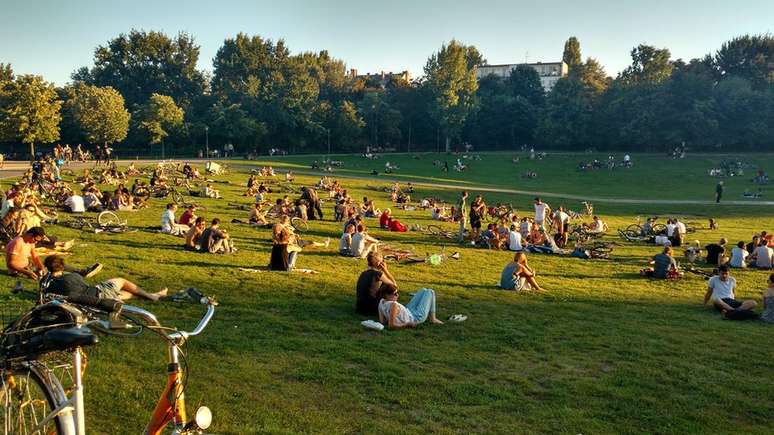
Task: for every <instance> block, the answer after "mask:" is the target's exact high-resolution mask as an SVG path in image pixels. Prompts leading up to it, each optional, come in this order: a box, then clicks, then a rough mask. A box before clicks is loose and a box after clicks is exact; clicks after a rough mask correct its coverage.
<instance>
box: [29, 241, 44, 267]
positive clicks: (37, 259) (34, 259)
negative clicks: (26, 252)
mask: <svg viewBox="0 0 774 435" xmlns="http://www.w3.org/2000/svg"><path fill="white" fill-rule="evenodd" d="M30 259H32V264H34V265H35V267H37V268H38V270H39V271H41V272H42V271H43V270H45V269H46V268H45V267H43V262H42V261H40V257H38V254H37V252H35V247H34V246H33V248H32V249H31V250H30Z"/></svg>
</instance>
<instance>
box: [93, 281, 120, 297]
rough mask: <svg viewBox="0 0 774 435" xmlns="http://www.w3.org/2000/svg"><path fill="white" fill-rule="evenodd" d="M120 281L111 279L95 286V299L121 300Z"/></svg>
mask: <svg viewBox="0 0 774 435" xmlns="http://www.w3.org/2000/svg"><path fill="white" fill-rule="evenodd" d="M122 284H123V283H122V282H121V279H118V278H113V279H109V280H107V281H102V282H101V283H99V284H97V285H95V286H94V287H96V288H97V297H98V298H100V299H116V300H120V299H121V285H122Z"/></svg>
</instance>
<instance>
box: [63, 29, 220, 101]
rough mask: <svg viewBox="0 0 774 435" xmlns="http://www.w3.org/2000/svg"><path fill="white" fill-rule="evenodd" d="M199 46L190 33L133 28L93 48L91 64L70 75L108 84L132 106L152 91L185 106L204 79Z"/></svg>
mask: <svg viewBox="0 0 774 435" xmlns="http://www.w3.org/2000/svg"><path fill="white" fill-rule="evenodd" d="M198 60H199V46H198V45H196V43H195V42H194V39H193V37H192V36H190V35H188V34H186V33H180V34H178V35H177V36H176V37H175V38H170V37H169V36H167V35H165V34H164V33H161V32H155V31H151V32H145V31H138V30H132V31H130V32H129V33H128V34H123V33H122V34H120V35H119V36H117V37H116V38H113V39H111V40H110V41H108V42H107V44H106V45H101V46H98V47H97V48H96V49H95V50H94V66H93V67H92V68H91V69H88V68H86V67H84V68H81V69H79V70H77V71H76V72H74V73H73V74H72V79H73V80H74V81H76V82H77V81H83V82H85V83H88V84H91V85H96V86H110V87H112V88H113V89H116V90H117V91H118V92H119V93H121V95H123V96H124V99H125V100H126V104H127V105H128V106H129V107H130V108H133V107H134V106H135V105H141V104H145V103H146V102H147V101H148V99H149V98H150V96H151V95H152V94H154V93H155V94H161V95H169V96H171V97H172V98H173V99H174V100H175V101H177V102H178V103H179V104H181V105H182V106H183V107H184V108H188V107H189V105H190V104H191V102H192V101H193V100H194V99H195V98H196V97H197V96H198V95H201V94H202V93H203V92H204V91H205V89H206V82H205V80H204V75H203V73H202V72H201V71H199V70H198V69H196V63H197V62H198Z"/></svg>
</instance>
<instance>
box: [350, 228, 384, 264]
mask: <svg viewBox="0 0 774 435" xmlns="http://www.w3.org/2000/svg"><path fill="white" fill-rule="evenodd" d="M356 228H357V232H356V233H355V234H354V235H352V252H353V253H354V254H355V257H357V258H366V257H367V256H368V254H370V253H371V252H376V250H377V249H378V248H377V247H378V244H379V240H377V239H375V238H374V237H371V236H370V235H369V234H368V232H367V231H366V228H365V226H363V224H359V225H358V226H357V227H356Z"/></svg>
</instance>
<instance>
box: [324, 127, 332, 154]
mask: <svg viewBox="0 0 774 435" xmlns="http://www.w3.org/2000/svg"><path fill="white" fill-rule="evenodd" d="M325 131H326V132H327V133H328V155H329V156H330V155H331V129H330V128H326V129H325Z"/></svg>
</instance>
